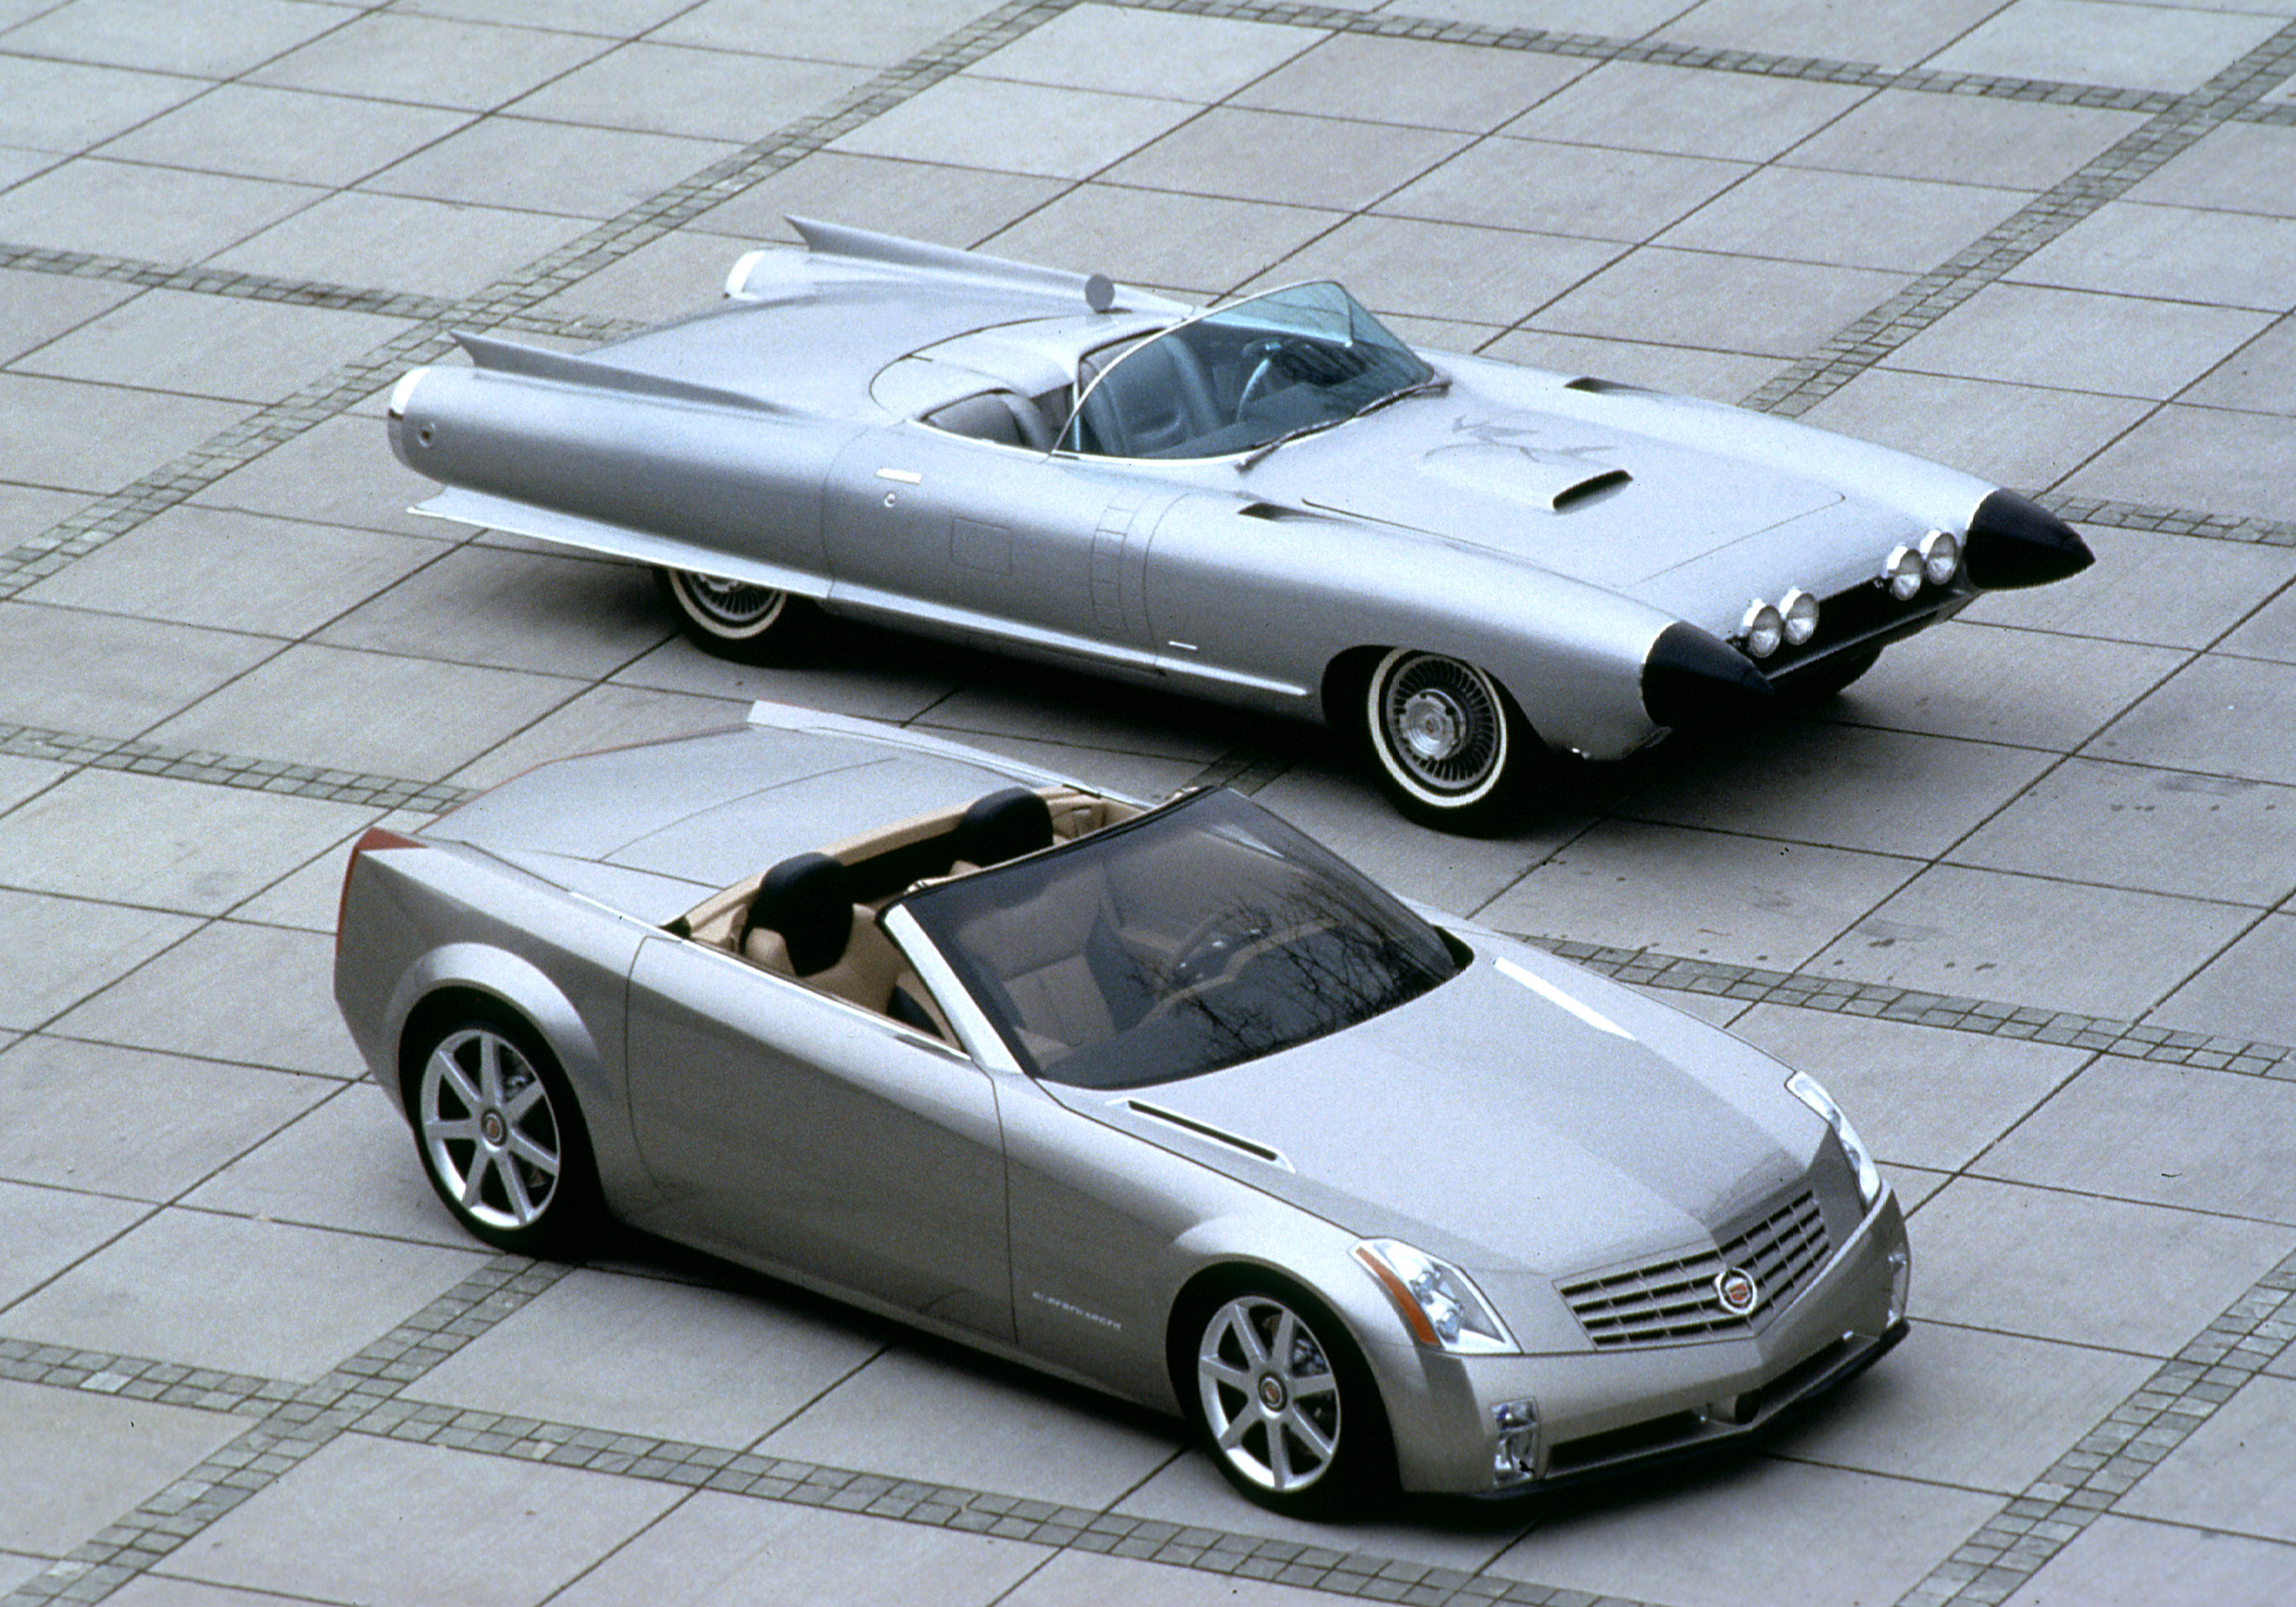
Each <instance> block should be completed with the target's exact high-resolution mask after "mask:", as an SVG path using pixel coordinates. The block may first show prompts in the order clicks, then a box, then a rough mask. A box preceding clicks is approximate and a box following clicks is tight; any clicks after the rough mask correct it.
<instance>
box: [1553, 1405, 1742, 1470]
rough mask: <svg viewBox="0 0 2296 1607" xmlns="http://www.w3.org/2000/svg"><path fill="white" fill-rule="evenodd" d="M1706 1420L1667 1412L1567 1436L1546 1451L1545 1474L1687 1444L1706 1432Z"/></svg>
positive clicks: (1616, 1460)
mask: <svg viewBox="0 0 2296 1607" xmlns="http://www.w3.org/2000/svg"><path fill="white" fill-rule="evenodd" d="M1705 1428H1706V1420H1705V1419H1704V1418H1703V1417H1701V1416H1699V1414H1697V1413H1695V1412H1670V1413H1668V1414H1666V1416H1664V1417H1653V1418H1652V1419H1650V1421H1648V1422H1647V1423H1629V1424H1628V1425H1627V1426H1625V1427H1623V1428H1606V1429H1604V1430H1603V1432H1602V1433H1600V1434H1587V1435H1581V1436H1580V1437H1579V1439H1566V1440H1564V1441H1562V1442H1561V1443H1560V1444H1558V1445H1556V1446H1555V1447H1554V1449H1553V1450H1551V1451H1548V1452H1547V1476H1548V1477H1550V1478H1552V1477H1554V1476H1556V1475H1557V1474H1564V1473H1576V1472H1578V1471H1579V1469H1581V1468H1588V1467H1598V1466H1600V1465H1601V1464H1603V1463H1605V1462H1618V1461H1621V1460H1623V1459H1625V1458H1627V1457H1630V1456H1641V1455H1644V1454H1646V1453H1648V1452H1650V1451H1665V1450H1666V1449H1668V1448H1669V1447H1672V1446H1676V1445H1687V1444H1689V1443H1690V1442H1691V1440H1694V1439H1698V1438H1699V1437H1700V1436H1701V1435H1702V1434H1703V1433H1704V1432H1705Z"/></svg>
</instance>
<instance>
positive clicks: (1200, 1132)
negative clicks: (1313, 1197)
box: [1124, 1099, 1295, 1172]
mask: <svg viewBox="0 0 2296 1607" xmlns="http://www.w3.org/2000/svg"><path fill="white" fill-rule="evenodd" d="M1124 1107H1125V1108H1126V1109H1127V1110H1129V1111H1130V1112H1131V1113H1132V1114H1133V1115H1142V1116H1146V1117H1147V1118H1148V1119H1149V1120H1150V1121H1153V1122H1162V1123H1164V1124H1165V1125H1166V1126H1167V1127H1178V1128H1179V1130H1180V1131H1181V1132H1184V1133H1193V1134H1195V1135H1196V1137H1198V1138H1200V1139H1209V1140H1212V1141H1213V1142H1214V1143H1216V1144H1226V1145H1227V1146H1228V1147H1229V1149H1231V1150H1240V1151H1242V1152H1243V1153H1245V1154H1247V1155H1249V1156H1251V1157H1252V1158H1253V1159H1254V1160H1255V1161H1266V1162H1267V1164H1268V1165H1274V1166H1281V1167H1282V1168H1283V1169H1284V1170H1285V1171H1287V1172H1289V1171H1292V1170H1294V1169H1295V1168H1294V1167H1293V1166H1292V1163H1291V1162H1290V1161H1288V1160H1286V1159H1285V1158H1284V1156H1283V1152H1281V1151H1279V1150H1271V1149H1269V1148H1268V1147H1267V1145H1266V1144H1255V1143H1254V1142H1253V1141H1252V1140H1250V1139H1240V1138H1238V1137H1237V1136H1236V1135H1235V1134H1233V1133H1231V1132H1229V1131H1227V1130H1225V1129H1224V1128H1220V1127H1214V1126H1213V1125H1212V1124H1211V1123H1209V1122H1200V1121H1197V1120H1196V1119H1195V1118H1194V1117H1193V1116H1184V1115H1180V1114H1179V1112H1178V1111H1167V1110H1166V1109H1165V1108H1164V1107H1163V1106H1162V1105H1153V1104H1150V1103H1149V1102H1147V1101H1146V1100H1144V1099H1128V1100H1126V1101H1125V1102H1124Z"/></svg>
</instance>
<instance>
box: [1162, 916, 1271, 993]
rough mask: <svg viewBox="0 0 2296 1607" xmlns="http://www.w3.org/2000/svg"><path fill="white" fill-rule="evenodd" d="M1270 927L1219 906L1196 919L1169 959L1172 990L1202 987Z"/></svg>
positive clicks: (1250, 917)
mask: <svg viewBox="0 0 2296 1607" xmlns="http://www.w3.org/2000/svg"><path fill="white" fill-rule="evenodd" d="M1268 930H1269V928H1267V925H1265V924H1264V923H1262V922H1260V921H1258V920H1257V919H1256V918H1255V917H1254V916H1251V915H1248V914H1246V913H1244V912H1242V911H1240V910H1218V911H1216V912H1214V913H1213V914H1211V915H1209V916H1205V917H1204V919H1203V920H1201V921H1198V922H1197V923H1196V925H1195V928H1194V929H1193V930H1192V931H1191V932H1190V933H1189V934H1188V935H1187V936H1186V937H1184V938H1182V939H1181V940H1180V943H1179V949H1177V950H1176V951H1174V952H1175V953H1176V954H1177V955H1178V956H1179V957H1178V958H1176V959H1175V960H1173V962H1172V970H1171V986H1172V991H1174V992H1176V993H1177V992H1183V991H1185V990H1188V989H1191V988H1201V987H1202V986H1204V983H1206V982H1209V981H1211V980H1212V979H1213V978H1216V977H1218V976H1219V975H1221V974H1222V973H1223V972H1225V971H1226V970H1227V969H1228V967H1229V966H1230V965H1234V964H1235V963H1236V960H1237V959H1238V957H1239V956H1241V955H1242V953H1243V952H1244V951H1245V950H1246V949H1248V948H1250V947H1251V946H1252V945H1253V944H1254V943H1256V942H1258V941H1260V940H1261V939H1263V938H1265V937H1267V934H1268Z"/></svg>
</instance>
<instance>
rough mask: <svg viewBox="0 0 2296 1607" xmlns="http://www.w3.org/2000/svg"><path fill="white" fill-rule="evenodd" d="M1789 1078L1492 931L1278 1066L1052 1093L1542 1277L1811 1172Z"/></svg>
mask: <svg viewBox="0 0 2296 1607" xmlns="http://www.w3.org/2000/svg"><path fill="white" fill-rule="evenodd" d="M1693 1061H1694V1062H1695V1064H1689V1063H1688V1062H1693ZM1786 1076H1787V1073H1786V1070H1785V1068H1784V1067H1783V1066H1780V1065H1778V1064H1777V1063H1776V1062H1774V1061H1772V1060H1770V1059H1769V1058H1768V1057H1767V1056H1766V1055H1763V1054H1761V1053H1759V1052H1758V1051H1755V1050H1753V1049H1751V1048H1749V1047H1748V1046H1746V1045H1744V1044H1742V1043H1740V1042H1739V1041H1738V1040H1735V1039H1732V1038H1730V1037H1729V1036H1728V1034H1726V1033H1723V1032H1720V1031H1718V1030H1716V1029H1715V1028H1709V1027H1706V1026H1704V1025H1703V1023H1698V1022H1695V1021H1692V1020H1691V1019H1690V1018H1688V1017H1685V1016H1682V1015H1678V1013H1676V1012H1673V1011H1669V1010H1666V1009H1665V1008H1664V1007H1663V1006H1658V1005H1653V1004H1652V1003H1648V1002H1647V1001H1644V1000H1641V999H1640V998H1638V997H1636V996H1635V995H1633V994H1631V993H1629V992H1628V991H1627V990H1625V989H1623V988H1620V987H1618V986H1617V985H1616V984H1613V983H1608V982H1604V981H1603V980H1602V979H1600V978H1593V977H1591V976H1588V975H1587V974H1586V973H1583V972H1581V971H1579V970H1578V969H1576V968H1575V967H1573V966H1570V965H1566V964H1565V963H1563V962H1561V961H1559V960H1556V959H1554V957H1553V956H1551V955H1548V954H1544V953H1540V952H1539V951H1536V950H1533V949H1529V948H1528V947H1527V946H1523V945H1517V944H1514V943H1506V942H1495V941H1494V942H1489V943H1486V944H1484V945H1483V946H1482V947H1480V948H1479V952H1478V953H1477V957H1476V959H1475V961H1474V963H1473V964H1472V965H1469V966H1468V967H1467V969H1466V970H1465V971H1463V972H1462V973H1461V974H1460V975H1458V976H1457V977H1454V978H1452V979H1451V980H1450V981H1449V982H1446V983H1444V984H1443V985H1441V987H1438V988H1436V989H1435V990H1432V991H1431V992H1429V993H1427V994H1425V995H1423V996H1422V997H1420V998H1419V999H1416V1000H1415V1001H1413V1002H1412V1003H1409V1004H1407V1005H1404V1007H1402V1008H1401V1009H1398V1010H1393V1011H1390V1012H1388V1013H1387V1014H1386V1015H1381V1016H1379V1017H1377V1018H1375V1019H1374V1020H1371V1021H1368V1022H1366V1023H1363V1024H1362V1025H1360V1026H1357V1027H1354V1028H1349V1029H1348V1030H1346V1031H1343V1032H1339V1033H1334V1034H1332V1035H1331V1036H1330V1037H1328V1038H1324V1039H1319V1040H1316V1041H1315V1042H1312V1043H1308V1044H1304V1045H1302V1046H1300V1047H1299V1048H1296V1049H1292V1050H1287V1051H1285V1052H1284V1053H1280V1054H1274V1055H1269V1056H1267V1057H1265V1058H1263V1059H1260V1060H1255V1061H1251V1062H1247V1063H1246V1064H1244V1065H1238V1066H1231V1067H1229V1069H1227V1070H1225V1071H1220V1072H1215V1073H1213V1074H1211V1075H1209V1076H1205V1077H1199V1078H1190V1079H1188V1080H1186V1081H1182V1082H1175V1083H1167V1084H1162V1085H1157V1086H1153V1087H1147V1088H1141V1089H1136V1090H1127V1091H1123V1092H1114V1091H1111V1090H1085V1089H1067V1088H1055V1089H1053V1090H1051V1091H1052V1092H1053V1093H1054V1095H1055V1097H1057V1098H1059V1099H1060V1100H1061V1101H1062V1102H1064V1103H1066V1104H1067V1105H1068V1106H1069V1107H1070V1108H1072V1109H1074V1110H1076V1111H1078V1112H1079V1114H1082V1115H1091V1116H1093V1117H1095V1118H1096V1119H1099V1120H1101V1121H1104V1122H1107V1123H1109V1124H1110V1125H1112V1126H1115V1127H1120V1128H1122V1129H1123V1130H1125V1131H1127V1132H1129V1133H1131V1134H1133V1135H1134V1136H1136V1137H1139V1138H1142V1139H1143V1140H1147V1141H1149V1142H1151V1143H1154V1144H1156V1145H1158V1146H1159V1147H1161V1148H1165V1149H1168V1150H1172V1151H1174V1152H1178V1153H1181V1154H1185V1155H1187V1156H1189V1157H1190V1158H1191V1159H1194V1160H1197V1161H1201V1162H1204V1163H1206V1164H1208V1165H1214V1166H1216V1167H1217V1169H1219V1170H1221V1171H1223V1172H1226V1173H1228V1174H1229V1176H1231V1177H1236V1178H1238V1179H1239V1180H1241V1181H1243V1182H1247V1183H1250V1184H1252V1185H1253V1186H1254V1187H1257V1188H1260V1189H1263V1190H1267V1191H1268V1192H1270V1193H1273V1194H1276V1195H1278V1196H1279V1197H1280V1198H1283V1199H1286V1200H1288V1201H1290V1202H1292V1203H1294V1204H1297V1205H1300V1206H1301V1207H1303V1208H1304V1209H1307V1210H1310V1211H1314V1212H1315V1213H1316V1214H1317V1215H1321V1216H1324V1217H1325V1218H1327V1219H1328V1220H1330V1221H1332V1222H1334V1223H1337V1224H1338V1225H1339V1226H1340V1227H1343V1228H1345V1229H1347V1230H1348V1231H1350V1232H1353V1233H1355V1234H1357V1235H1360V1236H1362V1237H1365V1238H1372V1237H1379V1236H1393V1237H1396V1238H1400V1239H1405V1240H1410V1241H1411V1242H1413V1243H1415V1244H1417V1245H1418V1246H1419V1247H1420V1248H1421V1249H1423V1250H1426V1251H1428V1252H1430V1253H1432V1254H1436V1255H1441V1256H1444V1257H1446V1258H1448V1259H1452V1260H1454V1261H1457V1262H1459V1263H1460V1264H1463V1265H1466V1266H1467V1267H1469V1268H1470V1269H1472V1270H1477V1271H1488V1272H1517V1271H1527V1272H1534V1273H1539V1274H1541V1275H1544V1276H1558V1275H1562V1274H1566V1273H1569V1272H1573V1271H1576V1270H1579V1269H1580V1268H1584V1267H1587V1266H1591V1265H1598V1264H1605V1263H1608V1262H1611V1261H1616V1260H1618V1259H1621V1258H1623V1257H1625V1256H1627V1255H1630V1254H1634V1253H1638V1252H1641V1251H1642V1250H1645V1249H1648V1248H1650V1247H1653V1246H1660V1245H1673V1244H1680V1243H1683V1242H1685V1241H1689V1240H1696V1239H1698V1238H1699V1237H1700V1236H1701V1235H1702V1234H1705V1233H1710V1232H1712V1231H1714V1230H1715V1229H1716V1227H1720V1226H1722V1225H1723V1224H1725V1223H1727V1222H1728V1221H1730V1220H1731V1219H1733V1218H1734V1217H1736V1216H1738V1215H1740V1214H1741V1213H1742V1212H1743V1211H1745V1210H1746V1209H1747V1208H1748V1207H1750V1206H1751V1205H1753V1204H1754V1203H1757V1202H1761V1201H1763V1200H1766V1199H1768V1198H1769V1197H1771V1196H1772V1195H1774V1194H1775V1193H1776V1192H1777V1191H1778V1190H1780V1189H1782V1188H1784V1187H1785V1186H1786V1185H1787V1184H1788V1183H1789V1182H1791V1181H1792V1180H1793V1179H1795V1178H1798V1177H1803V1175H1804V1174H1806V1173H1807V1171H1808V1170H1809V1168H1810V1165H1812V1163H1813V1161H1814V1160H1815V1158H1816V1152H1817V1149H1818V1145H1819V1142H1820V1139H1821V1127H1820V1124H1818V1123H1816V1121H1814V1120H1813V1119H1811V1117H1810V1115H1809V1112H1808V1111H1807V1110H1806V1109H1805V1108H1804V1107H1803V1106H1802V1105H1801V1104H1800V1103H1799V1102H1796V1101H1794V1100H1793V1098H1792V1096H1791V1095H1790V1094H1788V1093H1786V1092H1785V1090H1784V1084H1785V1079H1786ZM1207 1128H1208V1129H1210V1131H1211V1135H1222V1134H1224V1135H1229V1137H1230V1138H1232V1139H1234V1140H1242V1146H1239V1145H1236V1144H1232V1143H1228V1142H1222V1141H1220V1140H1218V1138H1217V1136H1207V1135H1206V1134H1205V1133H1204V1131H1203V1130H1202V1129H1207ZM1249 1146H1256V1147H1257V1148H1258V1149H1259V1150H1260V1152H1261V1154H1260V1155H1257V1156H1255V1155H1254V1154H1252V1153H1251V1152H1249V1149H1248V1148H1247V1147H1249ZM1271 1154H1272V1156H1273V1157H1274V1158H1272V1159H1270V1158H1267V1157H1268V1156H1269V1155H1271Z"/></svg>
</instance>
